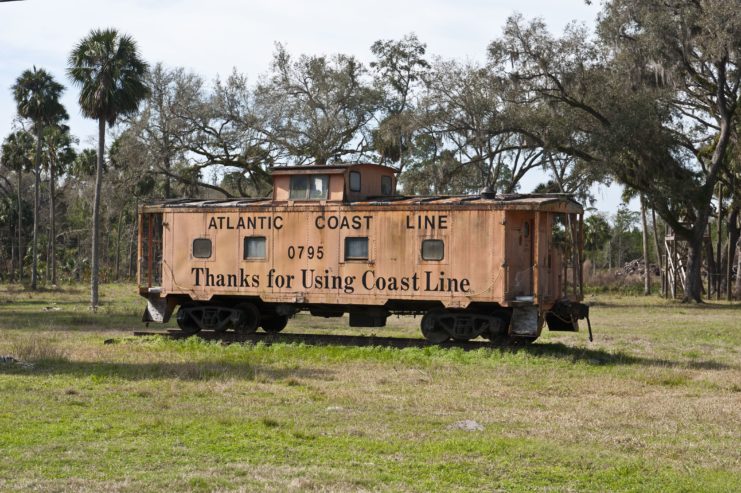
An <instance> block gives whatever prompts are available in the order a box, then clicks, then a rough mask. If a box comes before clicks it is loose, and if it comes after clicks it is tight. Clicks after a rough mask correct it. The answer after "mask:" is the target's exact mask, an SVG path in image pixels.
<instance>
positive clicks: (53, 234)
mask: <svg viewBox="0 0 741 493" xmlns="http://www.w3.org/2000/svg"><path fill="white" fill-rule="evenodd" d="M55 168H56V159H55V158H54V157H53V156H52V157H51V159H50V162H49V243H50V247H51V252H50V255H49V271H50V272H51V285H52V286H56V284H57V228H56V219H55V214H56V210H55V200H54V191H55V190H54V189H55V183H56V180H57V174H56V170H55Z"/></svg>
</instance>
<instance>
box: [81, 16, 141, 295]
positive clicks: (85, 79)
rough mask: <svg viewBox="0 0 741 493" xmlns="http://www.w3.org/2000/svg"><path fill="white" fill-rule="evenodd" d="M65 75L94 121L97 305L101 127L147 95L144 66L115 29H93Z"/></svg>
mask: <svg viewBox="0 0 741 493" xmlns="http://www.w3.org/2000/svg"><path fill="white" fill-rule="evenodd" d="M67 64H68V68H67V74H68V76H69V78H70V79H71V80H72V82H73V83H74V84H75V85H76V86H78V87H79V88H80V99H79V103H80V108H81V109H82V114H83V115H85V116H86V117H88V118H94V119H96V120H98V163H97V166H96V173H95V196H94V198H93V245H92V272H91V275H90V277H91V279H90V305H91V306H92V308H95V307H97V306H98V272H99V265H98V264H99V259H98V249H99V229H100V218H99V212H100V189H101V184H102V182H103V159H104V154H105V124H106V123H108V125H109V126H113V124H114V123H116V119H117V118H118V117H119V116H122V115H128V114H132V113H135V112H136V110H137V109H138V107H139V103H140V102H141V101H142V100H143V99H144V98H146V97H147V96H148V95H149V89H148V88H147V85H146V83H145V82H144V81H145V77H146V75H147V69H148V66H147V63H146V62H145V61H144V60H143V59H142V58H141V57H140V55H139V53H138V51H137V48H136V42H134V40H133V38H131V37H130V36H128V35H125V34H119V33H118V31H116V30H115V29H104V30H101V29H94V30H92V31H90V34H88V35H87V36H86V37H85V38H83V39H82V40H81V41H80V42H79V44H77V46H75V48H74V49H73V50H72V53H71V54H70V56H69V60H68V63H67Z"/></svg>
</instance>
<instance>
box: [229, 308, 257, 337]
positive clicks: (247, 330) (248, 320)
mask: <svg viewBox="0 0 741 493" xmlns="http://www.w3.org/2000/svg"><path fill="white" fill-rule="evenodd" d="M234 308H235V309H237V310H239V312H240V313H239V321H238V322H237V323H235V324H234V331H235V332H238V333H240V334H252V333H254V332H255V331H256V330H257V327H258V326H259V325H260V310H258V309H257V307H256V306H255V305H253V304H252V303H240V304H239V305H237V306H235V307H234Z"/></svg>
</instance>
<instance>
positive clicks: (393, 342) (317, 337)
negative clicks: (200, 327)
mask: <svg viewBox="0 0 741 493" xmlns="http://www.w3.org/2000/svg"><path fill="white" fill-rule="evenodd" d="M134 335H135V336H162V337H168V338H171V339H186V338H188V337H198V338H200V339H204V340H207V341H219V342H222V343H224V344H234V343H251V344H256V343H258V342H261V343H263V344H275V343H289V344H290V343H294V344H295V343H303V344H307V345H311V346H351V347H370V346H380V347H390V348H397V349H403V348H424V347H441V348H460V349H463V350H465V351H471V350H475V349H493V348H496V347H498V346H496V345H494V344H492V343H491V342H489V341H449V342H443V343H441V344H433V343H431V342H428V341H426V340H424V339H413V338H405V337H378V336H353V335H333V334H289V333H286V334H265V333H261V332H256V333H254V334H238V333H236V332H213V331H201V332H198V333H197V334H193V335H190V334H184V333H183V332H182V331H180V330H177V329H175V330H168V331H166V332H165V331H135V332H134Z"/></svg>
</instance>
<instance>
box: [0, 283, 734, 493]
mask: <svg viewBox="0 0 741 493" xmlns="http://www.w3.org/2000/svg"><path fill="white" fill-rule="evenodd" d="M102 293H103V297H102V302H103V303H104V304H103V306H102V308H101V309H100V310H99V311H98V312H97V313H91V312H90V311H88V309H87V308H86V304H85V299H86V297H87V291H86V289H85V288H84V287H65V288H61V289H59V290H54V291H42V292H39V293H36V294H29V293H27V292H25V291H23V290H21V289H19V288H18V287H13V286H11V287H7V286H0V356H2V355H8V356H13V357H14V358H15V359H17V360H18V361H17V362H5V363H0V459H1V460H0V491H29V490H30V491H96V492H98V491H107V492H108V491H132V492H137V493H138V492H142V491H263V490H268V491H651V492H654V491H718V492H729V491H741V481H740V480H739V478H741V304H736V305H729V304H721V303H710V304H707V305H705V306H687V305H682V304H679V303H674V302H667V301H663V300H660V299H657V298H640V297H622V298H620V297H614V296H612V297H611V296H608V295H599V296H592V297H590V299H588V300H587V301H588V302H589V303H591V304H592V306H593V308H592V325H593V327H594V329H595V342H594V343H589V342H588V341H587V337H586V334H585V333H577V334H564V333H561V334H559V333H552V334H551V333H547V331H546V332H545V333H544V336H543V337H542V338H541V339H539V340H538V342H537V343H536V344H535V345H533V346H532V347H529V348H523V349H517V350H514V349H491V350H489V349H487V350H477V351H470V352H464V351H462V350H458V349H454V350H445V349H438V348H425V349H401V350H400V349H391V348H352V347H351V348H348V347H312V346H306V345H286V344H277V345H273V346H265V345H262V344H258V345H231V346H222V345H219V344H214V343H206V342H202V341H199V340H196V339H189V340H184V341H171V340H162V339H160V338H134V337H132V336H131V331H132V330H133V329H139V328H141V325H140V324H139V322H138V319H139V317H140V315H141V311H142V309H143V303H142V300H140V299H138V298H137V297H135V296H134V295H133V293H134V287H133V286H128V285H108V286H104V288H103V291H102ZM418 321H419V319H416V320H415V319H412V318H398V319H396V318H393V319H389V322H390V325H389V327H387V328H385V329H373V331H371V330H370V329H368V330H366V332H365V333H368V334H370V333H373V332H374V333H376V334H378V335H399V336H401V335H405V336H417V334H418V329H417V324H418ZM316 327H322V329H321V330H323V331H329V332H334V333H342V332H345V331H347V332H350V331H349V329H347V328H345V327H344V326H343V323H342V321H341V320H340V321H334V320H332V321H330V322H329V323H328V322H326V321H325V320H324V319H311V318H309V317H303V316H299V317H297V318H296V319H294V320H292V321H291V323H290V324H289V327H288V329H287V330H290V331H297V332H299V331H306V330H310V329H315V328H316ZM466 420H471V421H474V422H475V423H469V425H471V426H469V427H466V426H461V425H460V423H461V422H465V421H466ZM476 424H477V425H479V426H476ZM467 428H468V429H467Z"/></svg>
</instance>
